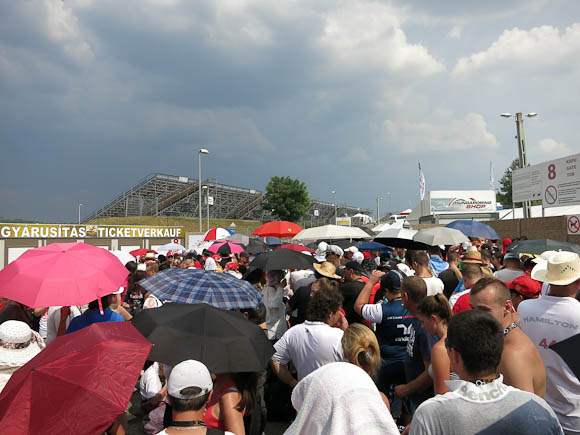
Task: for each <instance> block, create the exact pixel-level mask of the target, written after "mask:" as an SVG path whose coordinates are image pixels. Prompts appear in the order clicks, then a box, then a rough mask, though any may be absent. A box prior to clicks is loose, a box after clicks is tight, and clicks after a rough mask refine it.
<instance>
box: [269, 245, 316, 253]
mask: <svg viewBox="0 0 580 435" xmlns="http://www.w3.org/2000/svg"><path fill="white" fill-rule="evenodd" d="M282 248H286V249H292V250H293V251H297V252H304V251H307V252H312V249H310V248H308V247H307V246H304V245H300V244H298V243H288V244H286V245H282V246H280V247H279V248H276V251H277V250H278V249H282Z"/></svg>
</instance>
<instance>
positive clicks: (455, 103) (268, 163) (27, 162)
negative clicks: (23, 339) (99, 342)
mask: <svg viewBox="0 0 580 435" xmlns="http://www.w3.org/2000/svg"><path fill="white" fill-rule="evenodd" d="M579 17H580V2H578V1H575V0H569V1H565V0H562V1H559V0H553V1H547V0H546V1H540V0H524V1H512V2H505V1H498V0H488V1H486V2H480V1H478V2H475V1H473V2H466V1H464V0H446V1H444V2H433V1H431V0H424V1H414V2H407V1H402V0H401V1H363V0H359V1H354V0H353V1H342V0H316V1H315V0H282V1H271V0H256V1H245V0H219V1H218V0H214V1H210V0H196V1H187V0H182V1H180V0H148V1H146V0H123V1H118V0H17V1H10V0H0V146H1V150H2V158H1V160H0V161H1V163H0V165H1V166H0V216H3V217H8V218H16V217H19V218H27V219H38V220H42V221H54V222H58V221H74V220H75V219H76V214H77V206H78V203H79V202H82V203H83V204H84V205H85V206H84V210H83V214H85V213H88V212H89V211H92V210H94V209H96V208H98V207H100V206H102V205H104V203H106V202H107V201H108V200H110V199H112V198H113V197H114V196H116V195H117V194H119V193H121V192H122V191H124V190H126V189H128V188H130V187H131V186H132V185H134V184H135V183H136V182H137V181H138V180H139V179H141V178H143V177H145V176H147V175H148V174H151V173H155V172H161V173H167V174H175V175H182V176H189V177H197V154H196V153H197V150H198V149H199V148H201V147H205V148H208V149H209V150H210V153H211V154H210V155H209V156H207V157H206V158H204V176H205V175H209V176H210V177H212V178H216V179H217V180H218V181H219V182H221V183H225V184H231V185H239V186H245V187H249V188H255V189H259V190H263V189H264V187H265V185H266V183H267V182H268V180H269V179H270V177H271V176H273V175H290V176H292V177H295V178H299V179H300V180H302V181H305V182H306V183H307V185H308V187H309V192H310V196H311V197H313V198H318V199H322V200H327V201H329V202H332V195H331V194H330V192H331V190H336V191H337V198H338V201H339V202H341V203H342V202H348V203H350V204H353V205H356V206H360V207H370V208H374V204H375V198H377V197H379V196H383V197H386V193H387V192H390V193H391V198H392V203H391V204H392V209H393V210H395V211H396V210H400V209H403V208H407V207H408V206H409V204H412V205H414V204H415V203H416V201H417V192H418V170H417V162H418V161H421V163H422V166H423V168H424V172H425V178H426V181H427V189H428V190H430V189H454V188H465V189H486V188H488V185H489V161H490V160H491V161H493V163H494V166H495V178H496V180H498V179H499V178H500V177H501V174H502V172H503V170H504V169H505V167H506V166H507V165H508V164H509V163H510V162H511V160H512V159H513V158H515V157H516V156H517V146H516V141H515V139H514V135H515V125H514V122H513V120H512V119H504V118H500V117H499V113H501V112H512V113H514V112H518V111H520V112H523V113H526V112H537V113H539V114H540V116H539V117H538V118H535V119H530V120H526V122H525V134H526V139H527V145H528V156H529V157H528V158H529V161H530V163H532V164H534V163H539V162H541V161H545V160H549V159H553V158H558V157H563V156H565V155H568V154H573V153H578V152H580V146H579V145H578V140H577V136H578V134H577V124H578V118H579V116H580V108H579V107H578V106H579V103H578V96H579V95H580V80H579V79H580V18H579ZM387 206H388V204H387V202H386V201H385V202H384V203H383V209H384V208H385V207H387Z"/></svg>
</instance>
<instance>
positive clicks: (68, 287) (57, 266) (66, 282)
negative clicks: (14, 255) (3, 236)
mask: <svg viewBox="0 0 580 435" xmlns="http://www.w3.org/2000/svg"><path fill="white" fill-rule="evenodd" d="M128 273H129V272H128V271H127V269H125V266H123V265H122V264H121V262H120V261H119V260H118V259H117V257H115V256H114V255H113V254H111V253H110V252H109V251H107V250H106V249H103V248H99V247H96V246H92V245H86V244H84V243H53V244H51V245H48V246H43V247H41V248H36V249H30V250H28V251H26V252H25V253H24V254H22V255H21V256H20V257H19V258H18V259H17V260H15V261H13V262H12V263H10V264H9V265H8V266H6V267H5V268H4V269H2V270H1V271H0V297H3V298H8V299H12V300H15V301H18V302H21V303H23V304H25V305H28V306H29V307H33V308H34V307H51V306H58V305H63V306H66V305H84V304H86V303H88V302H91V301H94V300H95V299H99V298H100V297H102V296H106V295H108V294H111V293H113V292H115V291H117V290H118V289H119V287H121V286H124V285H126V283H127V275H128Z"/></svg>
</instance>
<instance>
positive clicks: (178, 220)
mask: <svg viewBox="0 0 580 435" xmlns="http://www.w3.org/2000/svg"><path fill="white" fill-rule="evenodd" d="M209 222H210V227H211V228H215V227H223V228H230V225H231V223H232V222H234V223H235V224H236V228H233V230H234V231H235V232H236V233H240V234H247V235H250V234H251V233H252V232H253V231H254V230H255V229H256V228H258V227H259V226H260V225H262V222H259V221H246V220H234V219H210V221H209ZM86 223H87V224H94V225H148V226H173V227H184V228H185V232H186V233H199V220H198V219H192V218H184V217H166V216H159V217H157V216H128V217H109V218H99V219H93V220H92V221H90V222H86ZM202 227H203V231H204V232H205V231H207V219H203V220H202Z"/></svg>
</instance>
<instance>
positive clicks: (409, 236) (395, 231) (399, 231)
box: [375, 228, 417, 243]
mask: <svg viewBox="0 0 580 435" xmlns="http://www.w3.org/2000/svg"><path fill="white" fill-rule="evenodd" d="M415 234H417V230H409V229H407V228H387V229H386V230H384V231H381V232H380V233H379V234H377V235H376V237H375V239H405V240H413V236H414V235H415ZM381 243H382V242H381Z"/></svg>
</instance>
